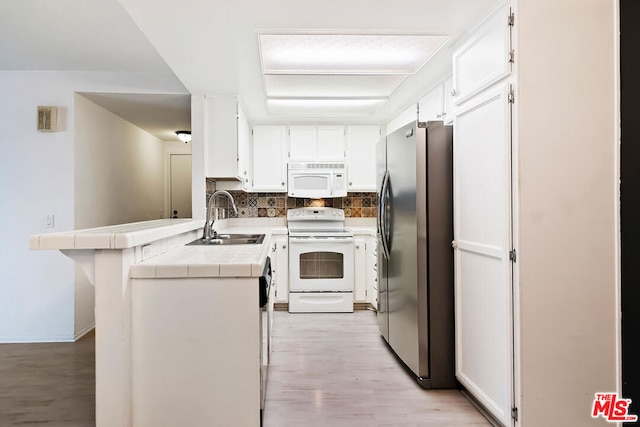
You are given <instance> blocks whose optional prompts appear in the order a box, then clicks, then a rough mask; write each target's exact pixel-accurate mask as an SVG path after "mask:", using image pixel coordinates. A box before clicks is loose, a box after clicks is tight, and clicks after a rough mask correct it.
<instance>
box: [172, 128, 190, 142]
mask: <svg viewBox="0 0 640 427" xmlns="http://www.w3.org/2000/svg"><path fill="white" fill-rule="evenodd" d="M176 135H178V139H180V141H182V142H184V143H185V144H186V143H187V142H191V131H190V130H177V131H176Z"/></svg>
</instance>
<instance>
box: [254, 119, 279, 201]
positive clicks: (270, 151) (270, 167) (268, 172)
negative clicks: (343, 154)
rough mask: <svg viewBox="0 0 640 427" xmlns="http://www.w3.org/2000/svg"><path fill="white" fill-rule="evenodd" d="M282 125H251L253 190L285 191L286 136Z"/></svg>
mask: <svg viewBox="0 0 640 427" xmlns="http://www.w3.org/2000/svg"><path fill="white" fill-rule="evenodd" d="M285 131H286V129H285V127H284V126H277V125H257V126H254V127H253V131H252V134H253V138H252V144H251V146H252V152H253V156H252V157H253V161H252V164H253V185H252V188H253V191H256V192H260V191H263V192H265V191H271V192H286V191H287V160H286V157H285V156H286V153H287V138H286V134H285Z"/></svg>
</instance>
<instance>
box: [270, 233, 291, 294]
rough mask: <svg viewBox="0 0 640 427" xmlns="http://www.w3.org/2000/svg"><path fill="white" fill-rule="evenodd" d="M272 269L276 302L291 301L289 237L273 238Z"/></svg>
mask: <svg viewBox="0 0 640 427" xmlns="http://www.w3.org/2000/svg"><path fill="white" fill-rule="evenodd" d="M270 257H271V271H272V273H273V276H274V277H275V283H276V288H275V302H288V301H289V238H288V237H287V236H273V237H272V238H271V255H270Z"/></svg>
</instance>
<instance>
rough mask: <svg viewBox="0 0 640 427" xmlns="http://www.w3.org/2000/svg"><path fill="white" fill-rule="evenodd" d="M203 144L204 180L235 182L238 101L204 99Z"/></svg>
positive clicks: (230, 99) (236, 172) (236, 174)
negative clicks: (204, 151)
mask: <svg viewBox="0 0 640 427" xmlns="http://www.w3.org/2000/svg"><path fill="white" fill-rule="evenodd" d="M205 144H206V153H207V170H206V176H207V177H210V178H234V179H237V178H238V101H237V100H236V98H231V97H229V98H207V100H206V128H205Z"/></svg>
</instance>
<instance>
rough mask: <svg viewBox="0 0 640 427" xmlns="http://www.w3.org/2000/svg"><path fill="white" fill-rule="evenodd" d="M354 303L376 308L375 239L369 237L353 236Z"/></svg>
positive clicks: (376, 271) (376, 260)
mask: <svg viewBox="0 0 640 427" xmlns="http://www.w3.org/2000/svg"><path fill="white" fill-rule="evenodd" d="M354 240H355V249H354V250H355V256H354V282H355V283H354V289H353V293H354V295H353V300H354V302H361V303H369V304H371V305H372V306H373V307H374V308H376V309H377V307H378V270H377V268H378V265H377V264H378V259H377V256H378V255H377V254H378V252H377V239H376V238H375V237H371V236H355V239H354Z"/></svg>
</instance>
